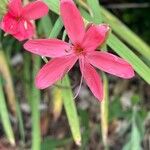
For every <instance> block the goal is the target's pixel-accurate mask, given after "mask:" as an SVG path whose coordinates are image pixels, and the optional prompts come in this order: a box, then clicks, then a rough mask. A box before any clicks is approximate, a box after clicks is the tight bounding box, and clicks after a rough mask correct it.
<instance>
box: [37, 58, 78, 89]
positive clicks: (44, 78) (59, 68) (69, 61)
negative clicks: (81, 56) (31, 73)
mask: <svg viewBox="0 0 150 150" xmlns="http://www.w3.org/2000/svg"><path fill="white" fill-rule="evenodd" d="M76 61H77V57H75V56H67V57H61V58H54V59H52V60H51V61H49V62H48V63H47V64H46V65H44V67H43V68H42V69H41V70H40V71H39V73H38V74H37V76H36V79H35V84H36V87H37V88H39V89H45V88H47V87H49V86H51V85H52V84H54V83H55V82H56V81H58V80H59V79H61V78H62V77H63V76H64V74H65V73H67V72H68V71H69V70H70V69H71V68H72V67H73V65H74V64H75V62H76Z"/></svg>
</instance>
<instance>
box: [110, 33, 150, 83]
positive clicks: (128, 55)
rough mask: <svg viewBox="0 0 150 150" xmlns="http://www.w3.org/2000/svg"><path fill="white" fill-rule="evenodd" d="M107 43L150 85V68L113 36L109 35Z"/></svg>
mask: <svg viewBox="0 0 150 150" xmlns="http://www.w3.org/2000/svg"><path fill="white" fill-rule="evenodd" d="M107 43H108V45H109V46H110V47H111V48H112V49H113V50H114V51H115V52H116V53H117V54H118V55H120V56H121V57H122V58H124V59H125V60H127V61H128V62H129V63H130V64H131V65H132V66H133V68H134V69H135V71H136V72H137V73H138V74H139V75H140V76H141V77H142V78H143V79H144V80H145V81H146V82H148V83H149V84H150V78H149V75H150V68H149V67H148V66H147V65H145V64H144V63H143V61H142V60H141V59H140V58H139V57H138V56H137V55H136V54H134V53H133V52H132V51H131V50H130V49H129V48H128V47H127V46H126V45H125V44H123V43H122V42H121V41H120V40H119V39H118V38H117V37H116V36H115V35H113V34H110V35H109V38H108V42H107Z"/></svg>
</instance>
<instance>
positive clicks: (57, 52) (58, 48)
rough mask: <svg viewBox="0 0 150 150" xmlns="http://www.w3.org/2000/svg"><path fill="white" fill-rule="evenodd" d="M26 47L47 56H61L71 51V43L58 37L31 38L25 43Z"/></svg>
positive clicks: (32, 51) (30, 50)
mask: <svg viewBox="0 0 150 150" xmlns="http://www.w3.org/2000/svg"><path fill="white" fill-rule="evenodd" d="M24 48H25V49H26V50H27V51H29V52H31V53H34V54H37V55H42V56H46V57H61V56H65V55H69V54H70V53H71V48H70V44H68V43H66V42H63V41H61V40H57V39H38V40H29V41H28V42H26V43H25V44H24Z"/></svg>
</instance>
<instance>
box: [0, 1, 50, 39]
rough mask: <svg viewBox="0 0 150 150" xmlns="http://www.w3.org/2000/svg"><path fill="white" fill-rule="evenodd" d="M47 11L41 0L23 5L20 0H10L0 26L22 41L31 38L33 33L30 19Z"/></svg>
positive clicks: (36, 17)
mask: <svg viewBox="0 0 150 150" xmlns="http://www.w3.org/2000/svg"><path fill="white" fill-rule="evenodd" d="M47 13H48V7H47V5H46V4H44V2H42V1H35V2H32V3H29V4H28V5H26V6H24V7H23V6H22V5H21V0H10V2H9V4H8V11H7V13H6V14H5V15H4V17H3V18H2V21H1V24H0V28H1V29H2V30H4V31H5V32H6V33H8V34H11V35H12V36H14V37H15V38H16V39H18V40H19V41H22V40H25V39H28V38H31V37H32V36H33V34H34V31H35V27H34V25H33V23H32V22H31V20H36V19H38V18H41V17H42V16H44V15H46V14H47Z"/></svg>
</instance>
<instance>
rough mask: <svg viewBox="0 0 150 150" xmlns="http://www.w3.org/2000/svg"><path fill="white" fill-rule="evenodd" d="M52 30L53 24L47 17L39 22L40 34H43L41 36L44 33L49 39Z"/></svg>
mask: <svg viewBox="0 0 150 150" xmlns="http://www.w3.org/2000/svg"><path fill="white" fill-rule="evenodd" d="M52 28H53V24H52V21H51V18H50V17H49V16H48V15H47V16H45V17H43V18H42V19H41V20H40V21H39V24H38V33H41V34H42V33H44V35H45V36H46V37H48V35H49V34H50V32H51V29H52Z"/></svg>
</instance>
